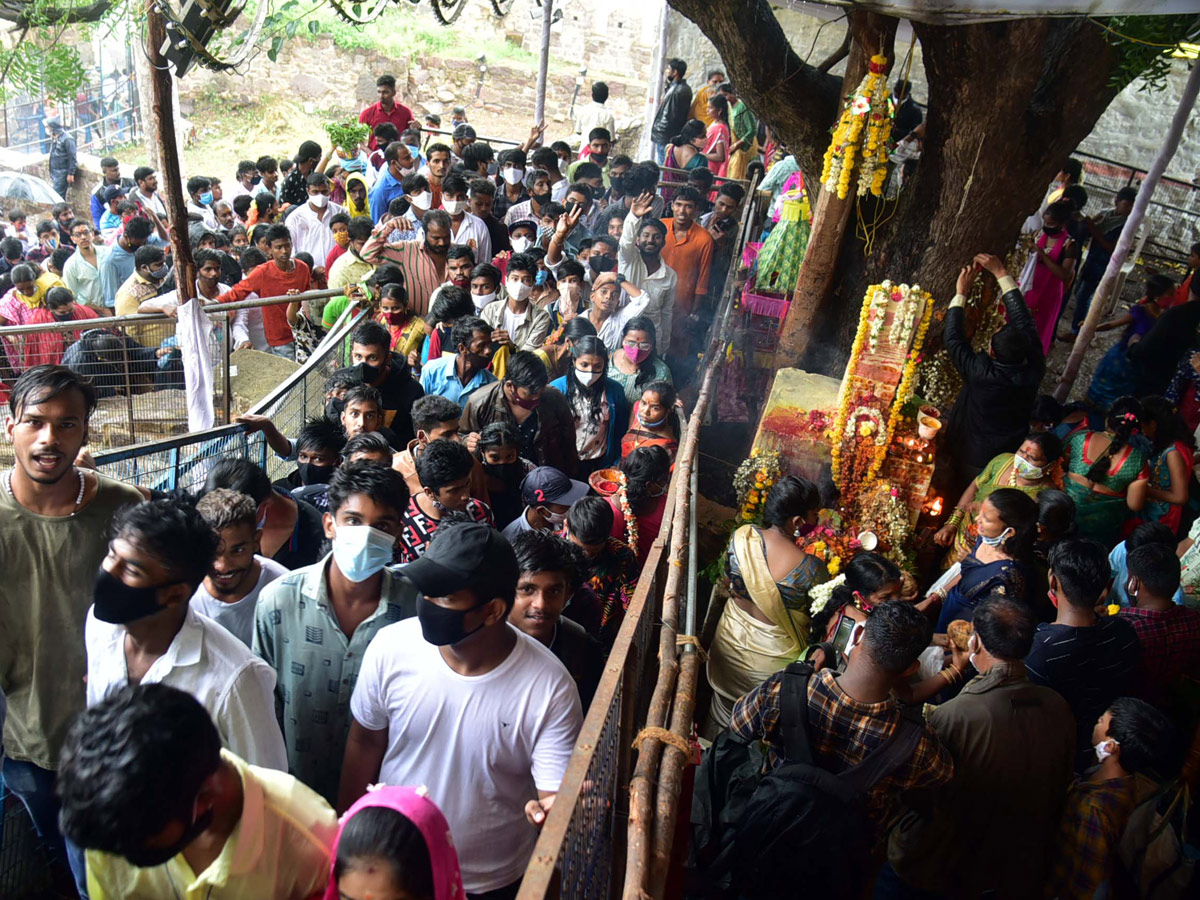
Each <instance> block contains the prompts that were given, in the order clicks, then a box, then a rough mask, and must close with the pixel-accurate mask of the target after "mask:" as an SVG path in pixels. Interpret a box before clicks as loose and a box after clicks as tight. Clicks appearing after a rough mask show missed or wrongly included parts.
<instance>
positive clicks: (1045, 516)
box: [1037, 488, 1075, 541]
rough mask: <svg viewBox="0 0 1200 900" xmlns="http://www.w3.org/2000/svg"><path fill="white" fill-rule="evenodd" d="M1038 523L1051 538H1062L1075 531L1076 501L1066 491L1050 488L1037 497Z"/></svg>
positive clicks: (1069, 535)
mask: <svg viewBox="0 0 1200 900" xmlns="http://www.w3.org/2000/svg"><path fill="white" fill-rule="evenodd" d="M1037 504H1038V525H1039V526H1041V528H1042V529H1044V530H1045V532H1046V536H1047V538H1048V539H1050V540H1055V541H1057V540H1062V539H1063V538H1068V537H1071V536H1072V535H1074V533H1075V501H1074V500H1072V499H1071V495H1070V494H1068V493H1067V492H1066V491H1060V490H1056V489H1054V488H1050V489H1049V490H1045V491H1042V492H1041V493H1040V494H1038V497H1037Z"/></svg>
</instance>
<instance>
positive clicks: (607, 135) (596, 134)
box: [587, 127, 612, 144]
mask: <svg viewBox="0 0 1200 900" xmlns="http://www.w3.org/2000/svg"><path fill="white" fill-rule="evenodd" d="M587 139H588V143H589V144H590V143H591V142H592V141H608V142H609V143H612V132H610V131H609V130H608V129H607V128H598V127H597V128H593V129H592V130H591V131H589V132H588V138H587Z"/></svg>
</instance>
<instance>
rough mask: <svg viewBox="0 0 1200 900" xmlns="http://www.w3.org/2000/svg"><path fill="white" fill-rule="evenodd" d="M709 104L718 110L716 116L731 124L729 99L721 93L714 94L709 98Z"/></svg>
mask: <svg viewBox="0 0 1200 900" xmlns="http://www.w3.org/2000/svg"><path fill="white" fill-rule="evenodd" d="M708 105H709V106H711V107H712V108H713V109H715V110H716V111H717V115H716V118H717V119H719V120H720V121H722V122H724V123H726V124H729V101H728V100H726V99H725V98H724V97H722V96H721V95H720V94H712V95H710V96H709V98H708Z"/></svg>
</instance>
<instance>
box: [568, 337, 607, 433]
mask: <svg viewBox="0 0 1200 900" xmlns="http://www.w3.org/2000/svg"><path fill="white" fill-rule="evenodd" d="M581 356H599V357H600V358H601V359H602V360H603V361H604V362H603V367H602V368H601V369H600V377H599V378H597V379H596V380H595V381H594V382H592V384H590V385H588V386H587V387H585V386H584V385H583V384H581V383H580V381H579V379H578V378H577V377H576V375H575V372H574V366H572V371H571V372H569V373H567V392H566V393H567V403H569V404H570V406H571V411H572V413H573V414H575V415H578V413H576V412H575V408H576V402H577V401H576V398H577V397H582V398H584V399H585V400H586V401H587V404H586V405H587V417H588V418H589V419H591V421H592V422H599V421H600V417H601V416H602V415H603V414H604V395H605V391H606V389H607V387H608V374H607V373H608V348H607V347H606V346H605V345H604V342H603V341H602V340H600V338H599V337H592V336H591V335H588V336H586V337H581V338H580V339H579V340H577V341H575V343H574V345H573V346H572V348H571V358H572V360H576V359H578V358H579V357H581ZM577 424H578V423H577Z"/></svg>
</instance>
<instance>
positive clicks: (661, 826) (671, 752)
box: [517, 178, 758, 900]
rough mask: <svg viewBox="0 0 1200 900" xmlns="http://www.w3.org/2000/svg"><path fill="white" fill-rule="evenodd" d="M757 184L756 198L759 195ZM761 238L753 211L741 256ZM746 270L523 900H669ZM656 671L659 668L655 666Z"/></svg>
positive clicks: (727, 308)
mask: <svg viewBox="0 0 1200 900" xmlns="http://www.w3.org/2000/svg"><path fill="white" fill-rule="evenodd" d="M757 181H758V179H757V178H755V179H754V180H753V181H752V182H751V184H750V186H749V187H750V190H749V194H750V195H751V196H752V195H753V192H754V191H753V189H754V187H755V186H756V185H757ZM756 227H758V211H757V207H756V206H755V204H753V203H746V204H745V208H744V210H743V215H742V219H741V223H740V225H739V230H738V239H737V241H736V242H735V244H734V248H733V258H734V259H735V260H736V259H738V258H739V257H740V254H741V251H742V248H743V246H744V245H745V243H746V241H747V240H748V238H749V236H750V235H752V234H754V229H755V228H756ZM736 270H737V266H736V265H733V266H731V267H730V273H729V276H728V278H727V280H726V283H725V285H724V289H723V292H722V297H721V303H720V304H719V308H718V313H717V315H716V317H715V318H714V321H713V324H712V328H711V329H710V332H709V341H708V347H707V351H706V353H705V355H704V360H703V363H702V365H701V376H700V378H701V383H700V393H699V396H698V398H697V401H696V404H695V406H694V407H693V409H692V413H691V416H690V418H689V419H688V420H687V422H686V425H685V428H684V433H683V435H682V436H681V439H680V445H679V452H678V454H677V456H676V458H675V468H674V472H673V474H672V477H671V485H670V488H669V491H668V494H667V506H666V510H665V512H664V514H663V525H662V529H661V530H660V532H659V534H658V537H657V538H656V539H655V541H654V543H653V544H652V545H651V549H650V553H649V556H648V557H647V559H646V563H645V565H644V566H643V568H642V572H641V576H640V578H639V580H638V587H637V591H636V592H635V593H634V596H633V600H632V601H631V602H630V604H629V609H628V610H627V611H626V613H625V619H624V621H623V622H622V624H621V629H620V631H619V633H618V634H617V639H616V642H615V643H614V644H613V648H612V651H611V653H610V654H609V657H608V661H607V663H606V665H605V668H604V676H603V678H602V679H601V681H600V686H599V688H598V689H597V691H596V695H595V697H594V699H593V700H592V705H591V707H590V708H589V709H588V710H587V715H586V717H585V718H584V723H583V728H582V729H581V731H580V734H579V739H578V741H577V742H576V744H575V749H574V751H573V752H572V754H571V759H570V762H569V763H568V765H567V772H566V775H565V777H564V778H563V782H562V786H561V787H560V788H559V791H558V794H557V796H556V797H555V801H554V806H553V807H551V809H550V813H549V815H548V816H547V817H546V822H545V824H544V825H543V826H542V832H541V834H540V835H539V837H538V842H537V846H536V847H535V848H534V851H533V859H532V860H531V861H530V863H529V867H528V868H527V869H526V870H525V877H524V880H523V881H522V884H521V890H520V893H518V895H517V900H549V898H558V897H562V898H571V900H611V898H616V897H625V898H629V900H634V898H637V900H641V898H643V897H656V898H657V897H662V896H663V893H664V891H665V889H666V880H667V875H668V872H669V870H670V866H669V865H668V862H669V860H670V857H671V853H672V845H673V839H674V834H675V827H676V820H677V819H678V815H679V799H680V795H681V793H682V786H683V781H684V779H683V773H684V771H685V769H686V764H687V762H688V761H689V759H690V751H689V750H685V749H684V748H686V747H688V744H689V742H690V740H691V736H692V719H693V713H694V710H695V696H696V685H697V681H698V677H699V673H700V660H701V654H700V650H699V645H698V642H697V640H696V638H695V633H696V619H697V610H696V578H697V568H696V566H697V561H696V552H695V548H696V541H695V533H696V518H695V498H696V459H697V455H698V448H699V438H700V428H701V426H702V425H703V422H704V418H705V414H706V412H707V410H708V407H709V404H710V403H711V401H712V398H713V395H714V393H715V389H716V377H717V374H718V372H719V369H720V366H719V362H720V360H721V358H722V356H723V351H724V347H725V337H726V336H727V326H728V322H729V318H730V315H731V312H732V310H733V300H734V293H735V292H734V283H735V274H736ZM656 660H657V664H656Z"/></svg>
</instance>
